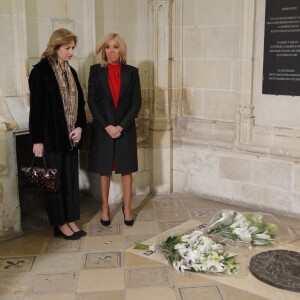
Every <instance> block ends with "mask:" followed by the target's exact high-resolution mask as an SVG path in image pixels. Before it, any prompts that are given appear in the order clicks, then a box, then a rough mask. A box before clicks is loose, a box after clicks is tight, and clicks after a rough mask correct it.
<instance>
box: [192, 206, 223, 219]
mask: <svg viewBox="0 0 300 300" xmlns="http://www.w3.org/2000/svg"><path fill="white" fill-rule="evenodd" d="M189 211H190V214H191V215H192V217H193V218H194V219H200V220H201V219H211V217H212V216H213V215H214V214H216V213H217V211H218V210H217V209H215V208H204V209H191V210H189Z"/></svg>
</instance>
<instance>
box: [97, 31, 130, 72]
mask: <svg viewBox="0 0 300 300" xmlns="http://www.w3.org/2000/svg"><path fill="white" fill-rule="evenodd" d="M111 40H115V41H116V42H117V44H118V46H119V49H120V58H121V62H122V63H123V64H126V63H127V46H126V43H125V41H124V39H123V38H122V37H121V36H120V35H119V34H118V33H109V34H108V35H106V36H105V37H103V38H102V39H101V40H100V41H99V42H98V43H97V46H96V56H97V61H98V62H99V64H100V65H101V66H102V67H105V66H107V64H108V60H107V56H106V54H105V48H106V46H107V45H108V43H109V42H110V41H111Z"/></svg>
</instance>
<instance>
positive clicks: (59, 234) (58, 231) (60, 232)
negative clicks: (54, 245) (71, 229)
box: [53, 226, 81, 241]
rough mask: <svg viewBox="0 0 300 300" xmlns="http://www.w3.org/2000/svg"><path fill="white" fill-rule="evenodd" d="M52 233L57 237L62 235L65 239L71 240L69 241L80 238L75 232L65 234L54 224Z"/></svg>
mask: <svg viewBox="0 0 300 300" xmlns="http://www.w3.org/2000/svg"><path fill="white" fill-rule="evenodd" d="M53 235H54V236H56V237H58V236H60V237H62V238H64V239H65V240H71V241H75V240H79V239H80V238H81V236H80V235H78V234H76V233H73V234H72V235H65V234H64V233H63V232H62V231H61V230H60V229H59V227H58V226H54V228H53Z"/></svg>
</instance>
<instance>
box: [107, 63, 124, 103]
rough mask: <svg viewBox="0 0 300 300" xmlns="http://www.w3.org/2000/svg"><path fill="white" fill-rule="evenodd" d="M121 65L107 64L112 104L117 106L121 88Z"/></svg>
mask: <svg viewBox="0 0 300 300" xmlns="http://www.w3.org/2000/svg"><path fill="white" fill-rule="evenodd" d="M120 74H121V65H120V64H117V65H113V64H108V82H109V87H110V91H111V94H112V98H113V101H114V106H115V108H117V105H118V101H119V95H120V88H121V75H120Z"/></svg>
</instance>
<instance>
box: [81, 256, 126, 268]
mask: <svg viewBox="0 0 300 300" xmlns="http://www.w3.org/2000/svg"><path fill="white" fill-rule="evenodd" d="M120 266H121V252H101V253H88V254H86V255H85V263H84V268H85V269H91V268H112V267H120Z"/></svg>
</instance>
